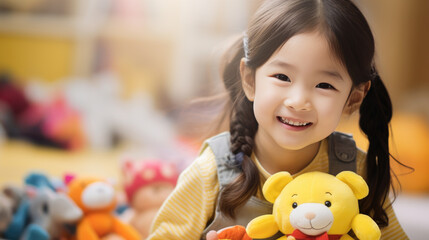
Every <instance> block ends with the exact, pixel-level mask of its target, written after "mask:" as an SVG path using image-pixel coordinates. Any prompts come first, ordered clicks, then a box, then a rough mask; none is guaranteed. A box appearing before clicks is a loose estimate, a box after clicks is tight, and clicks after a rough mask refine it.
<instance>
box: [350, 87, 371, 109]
mask: <svg viewBox="0 0 429 240" xmlns="http://www.w3.org/2000/svg"><path fill="white" fill-rule="evenodd" d="M370 87H371V81H368V82H365V83H362V84H360V85H359V86H357V87H355V88H354V89H353V90H352V92H351V93H350V96H349V99H348V100H347V103H346V106H345V108H344V113H345V114H349V115H350V114H352V113H354V112H355V111H356V110H358V109H359V107H360V105H361V103H362V101H363V99H364V98H365V96H366V94H367V93H368V91H369V89H370Z"/></svg>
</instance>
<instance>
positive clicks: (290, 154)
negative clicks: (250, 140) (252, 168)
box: [255, 139, 321, 174]
mask: <svg viewBox="0 0 429 240" xmlns="http://www.w3.org/2000/svg"><path fill="white" fill-rule="evenodd" d="M320 143H321V142H316V143H313V144H311V145H309V146H306V147H304V148H302V149H299V150H289V149H284V148H277V149H273V147H272V146H271V147H264V143H259V142H258V141H257V139H255V155H256V157H257V158H258V160H259V162H260V164H261V165H262V167H263V168H264V169H265V170H266V171H267V172H269V173H270V174H274V173H276V172H279V171H288V172H289V173H290V174H296V173H298V172H299V171H301V170H302V169H304V168H305V167H306V166H307V165H308V164H310V163H311V161H312V160H313V159H314V157H315V156H316V155H317V153H318V151H319V147H320ZM258 146H259V147H258Z"/></svg>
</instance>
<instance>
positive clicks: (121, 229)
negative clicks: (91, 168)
mask: <svg viewBox="0 0 429 240" xmlns="http://www.w3.org/2000/svg"><path fill="white" fill-rule="evenodd" d="M68 194H69V196H70V197H71V199H72V200H73V201H74V202H75V203H76V204H77V205H78V206H79V207H80V208H81V209H82V211H83V217H82V219H81V220H80V221H79V223H78V225H77V230H76V231H77V232H76V238H77V240H98V239H101V238H102V237H104V236H107V235H109V234H111V233H115V234H117V235H119V236H121V237H123V238H124V239H127V240H140V239H141V238H140V235H139V234H138V232H137V231H136V230H134V229H133V228H132V227H131V226H129V225H127V224H124V223H123V222H121V221H120V220H119V219H117V218H116V216H114V214H113V210H114V209H115V207H116V198H115V189H114V188H113V186H112V185H111V184H109V183H108V182H107V181H104V180H102V179H98V178H90V177H88V178H76V179H74V180H72V181H71V182H70V184H69V191H68Z"/></svg>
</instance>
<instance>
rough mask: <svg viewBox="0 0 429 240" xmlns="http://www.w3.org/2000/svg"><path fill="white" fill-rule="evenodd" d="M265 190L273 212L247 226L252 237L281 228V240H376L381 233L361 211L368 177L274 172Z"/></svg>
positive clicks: (346, 174)
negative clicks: (349, 233)
mask: <svg viewBox="0 0 429 240" xmlns="http://www.w3.org/2000/svg"><path fill="white" fill-rule="evenodd" d="M262 192H263V194H264V196H265V198H266V199H267V200H268V201H269V202H271V203H273V204H274V206H273V214H268V215H263V216H260V217H257V218H255V219H253V220H252V221H251V222H250V223H249V224H248V225H247V228H246V231H247V234H248V235H249V236H250V237H251V238H268V237H271V236H273V235H274V234H276V233H277V232H278V231H279V230H280V231H281V232H282V233H283V234H285V236H283V237H281V238H279V239H280V240H295V239H317V240H319V239H320V240H322V239H323V240H324V239H326V240H328V239H329V240H331V239H340V240H349V239H350V240H353V238H352V237H350V236H349V235H348V234H347V233H348V232H349V231H350V229H352V230H353V232H354V233H355V235H356V236H357V237H358V239H368V240H377V239H380V236H381V232H380V229H379V227H378V226H377V224H376V223H375V222H374V220H372V219H371V218H370V217H369V216H367V215H364V214H360V213H359V204H358V200H359V199H362V198H364V197H366V196H367V195H368V192H369V189H368V185H367V184H366V182H365V180H364V179H363V178H362V177H361V176H359V175H358V174H356V173H354V172H351V171H343V172H341V173H339V174H338V175H337V176H333V175H330V174H327V173H322V172H309V173H304V174H302V175H300V176H298V177H296V178H295V179H293V178H292V176H291V175H290V174H289V173H288V172H279V173H276V174H274V175H272V176H271V177H270V178H268V180H267V181H266V182H265V184H264V186H263V189H262Z"/></svg>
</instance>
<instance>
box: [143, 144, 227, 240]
mask: <svg viewBox="0 0 429 240" xmlns="http://www.w3.org/2000/svg"><path fill="white" fill-rule="evenodd" d="M218 192H219V183H218V180H217V168H216V161H215V157H214V154H213V152H212V150H211V149H210V148H209V147H207V148H206V149H205V150H204V151H203V152H202V153H201V155H200V156H199V157H198V158H197V159H196V160H195V161H194V162H193V163H192V164H191V165H190V166H189V167H188V168H187V169H186V170H185V171H183V173H182V174H181V175H180V177H179V180H178V183H177V185H176V188H175V189H174V191H173V192H172V193H171V195H170V196H169V197H168V198H167V200H166V201H165V202H164V204H163V205H162V207H161V208H160V210H159V212H158V214H157V216H156V217H155V220H154V222H153V224H152V227H151V231H150V235H149V237H148V238H147V239H149V240H165V239H189V240H192V239H200V236H201V233H202V232H203V230H204V229H205V227H206V224H207V222H208V220H209V219H210V218H211V216H212V215H213V212H214V209H215V204H216V198H217V195H218Z"/></svg>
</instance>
